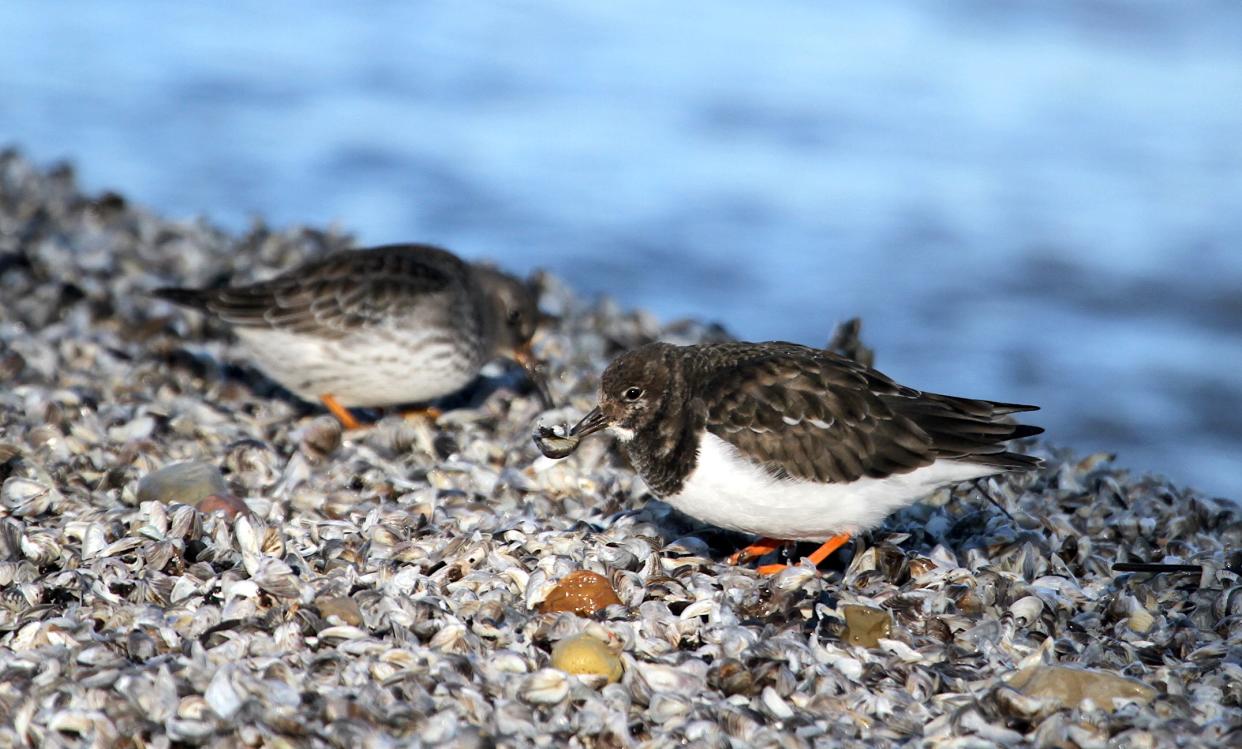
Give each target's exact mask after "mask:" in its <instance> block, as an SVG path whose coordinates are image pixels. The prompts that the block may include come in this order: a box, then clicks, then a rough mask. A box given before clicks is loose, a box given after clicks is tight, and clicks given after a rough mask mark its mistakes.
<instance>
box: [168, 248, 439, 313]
mask: <svg viewBox="0 0 1242 749" xmlns="http://www.w3.org/2000/svg"><path fill="white" fill-rule="evenodd" d="M460 265H462V261H461V260H459V259H458V258H457V257H456V256H454V255H452V254H450V253H448V252H445V251H444V250H440V249H438V248H434V247H429V246H426V245H392V246H387V247H377V248H375V249H370V250H351V251H346V252H340V253H336V254H334V255H331V256H329V257H327V258H324V259H322V260H318V261H313V262H311V263H308V264H306V265H303V266H301V267H299V268H296V269H294V270H292V271H289V272H286V273H284V274H282V275H280V276H277V277H276V278H273V279H270V280H268V281H261V282H259V283H255V284H250V285H248V286H239V287H233V288H219V289H204V290H199V291H194V290H188V289H160V290H158V291H157V292H156V294H157V295H158V296H161V297H163V298H166V299H169V300H171V301H174V302H178V303H180V304H186V305H189V306H193V307H198V308H200V309H204V310H206V311H208V312H211V313H212V314H214V315H215V316H216V317H218V318H220V319H221V320H223V321H225V322H228V323H231V324H233V325H240V326H247V327H270V328H278V329H281V330H288V331H291V332H304V333H317V334H320V335H340V334H343V333H344V332H345V331H347V330H349V329H353V328H358V327H363V326H368V325H376V324H380V323H383V322H386V321H391V320H392V319H394V318H395V317H397V316H399V315H400V313H401V312H402V311H403V310H405V309H408V308H409V307H410V306H411V305H414V304H417V303H418V300H419V299H420V297H424V296H426V295H428V294H434V293H436V292H440V291H443V290H445V289H446V288H447V287H448V286H449V285H450V284H451V283H452V279H453V277H454V268H453V266H460Z"/></svg>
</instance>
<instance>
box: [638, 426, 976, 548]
mask: <svg viewBox="0 0 1242 749" xmlns="http://www.w3.org/2000/svg"><path fill="white" fill-rule="evenodd" d="M995 473H998V470H997V469H996V468H995V467H992V466H983V465H979V464H977V463H962V462H958V461H951V460H939V461H936V462H935V463H933V464H932V465H930V466H927V467H925V468H919V469H916V470H914V471H911V472H910V473H905V474H900V475H896V476H889V477H887V478H882V479H873V478H863V479H859V480H858V481H854V482H851V483H848V484H821V483H817V482H813V481H804V480H800V479H778V478H775V477H773V476H772V475H771V474H770V473H768V472H767V471H765V470H764V469H763V468H762V467H761V466H759V465H757V464H755V463H752V462H751V461H749V460H747V459H746V458H745V457H744V456H743V455H742V453H741V452H740V451H739V450H738V449H737V448H735V447H733V446H732V445H730V444H729V443H727V442H725V441H724V440H722V439H720V438H719V437H717V436H715V435H713V434H710V433H704V435H703V439H702V440H701V442H700V443H699V453H698V463H697V464H696V465H695V468H694V470H693V471H692V472H691V473H690V476H689V477H688V478H687V479H686V482H685V484H684V485H683V487H682V490H681V492H679V493H678V494H675V495H672V496H668V497H663V498H662V499H663V500H664V501H665V502H668V503H669V504H670V505H672V506H673V507H676V508H677V509H679V510H681V511H682V512H684V513H686V514H687V515H691V516H692V517H695V518H698V519H699V520H703V521H705V522H708V523H711V524H713V525H718V526H720V527H722V528H729V529H731V530H735V531H741V532H743V533H754V534H758V535H761V536H767V537H769V538H777V539H785V540H793V541H823V540H824V539H827V538H829V537H831V536H833V535H835V534H837V533H857V532H858V531H861V530H866V529H868V528H872V527H875V526H876V525H879V524H880V522H881V521H882V520H883V519H884V518H885V517H887V516H888V515H889V514H890V513H893V512H895V511H897V510H898V509H900V508H902V507H905V506H907V505H910V504H913V503H914V502H915V501H917V500H919V499H921V498H923V497H925V496H927V495H928V494H930V493H931V492H932V491H934V490H936V489H938V488H940V487H942V486H947V485H950V484H956V483H958V482H961V481H967V480H970V479H974V478H979V477H982V476H989V475H993V474H995Z"/></svg>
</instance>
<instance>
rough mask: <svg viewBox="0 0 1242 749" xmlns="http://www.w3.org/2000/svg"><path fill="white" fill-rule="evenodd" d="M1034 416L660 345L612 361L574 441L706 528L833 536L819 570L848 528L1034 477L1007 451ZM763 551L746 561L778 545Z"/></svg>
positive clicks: (851, 366) (820, 554)
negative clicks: (988, 485) (1018, 419)
mask: <svg viewBox="0 0 1242 749" xmlns="http://www.w3.org/2000/svg"><path fill="white" fill-rule="evenodd" d="M1034 410H1036V407H1035V406H1024V405H1021V404H1018V403H1001V402H997V401H986V400H976V399H973V398H958V397H954V396H949V395H938V394H936V393H924V392H921V391H918V390H915V389H914V388H910V387H906V386H904V385H900V384H898V383H896V382H894V381H893V380H891V379H889V378H888V377H886V376H885V375H883V374H881V373H880V372H878V371H876V370H874V369H872V368H871V367H868V366H866V365H864V364H861V363H859V362H856V361H853V360H851V359H848V358H846V357H843V356H840V355H838V354H834V353H832V352H829V351H824V350H822V349H814V348H809V347H807V346H799V345H797V344H794V343H781V342H769V343H742V342H733V343H708V344H699V345H695V346H674V345H671V344H668V343H650V344H647V345H645V346H640V347H639V348H636V349H633V350H631V351H628V352H626V353H624V354H622V355H621V356H619V357H617V358H616V359H614V360H613V362H612V363H611V364H609V365H608V368H607V369H606V370H605V371H604V374H603V376H602V378H601V380H600V393H599V402H598V404H597V405H596V406H595V408H594V409H592V410H591V411H590V412H589V413H588V414H586V415H585V416H584V417H582V419H581V420H580V421H579V422H578V423H577V424H576V425H575V426H574V427H573V429H571V430H570V431H569V434H568V437H569V438H572V439H573V440H575V441H576V440H581V439H583V438H585V437H587V436H588V435H590V434H594V433H596V432H601V431H604V430H607V431H610V432H612V433H613V434H614V435H616V436H617V437H618V438H619V439H620V440H621V442H622V443H623V444H624V445H625V450H626V452H627V453H628V454H629V459H630V464H631V465H632V466H633V467H634V469H635V471H637V472H638V474H639V475H640V476H642V478H643V480H644V481H645V482H646V483H647V486H648V487H650V489H651V491H652V493H653V494H655V495H656V496H658V497H660V498H661V499H663V500H664V501H665V502H667V503H668V504H670V505H672V506H673V507H674V508H676V509H678V510H681V511H682V512H684V513H686V514H687V515H690V516H692V517H695V518H698V519H699V520H702V521H704V522H708V523H712V524H714V525H719V526H722V527H724V528H729V529H732V530H735V531H741V532H744V533H753V534H755V535H756V536H760V537H762V538H764V539H770V538H791V539H823V538H828V539H830V540H829V541H828V542H827V543H826V544H824V545H823V546H821V547H820V548H819V549H818V550H817V551H816V552H815V553H814V554H812V555H811V557H810V558H811V561H812V562H814V563H815V564H818V563H819V562H821V561H823V559H824V558H825V557H827V556H828V555H829V554H831V553H832V552H833V551H835V550H837V549H838V548H840V547H841V546H842V545H843V544H844V543H845V542H846V541H847V540H848V536H845V535H838V533H839V531H840V529H842V528H849V529H850V530H851V531H854V532H857V531H862V530H867V529H869V528H873V527H875V526H876V525H878V524H879V523H880V522H881V521H882V520H883V519H884V518H885V517H886V516H888V515H889V514H890V513H892V512H895V511H896V510H898V509H900V508H902V507H905V506H907V505H910V504H913V503H914V502H916V501H918V500H919V499H921V498H922V497H925V496H927V495H928V494H931V493H932V492H934V491H935V490H936V489H938V488H940V487H944V486H952V485H954V484H958V483H961V482H965V481H971V480H974V479H978V478H982V477H984V476H994V475H996V474H1000V473H1006V472H1010V471H1029V470H1032V469H1034V468H1037V467H1038V466H1039V465H1040V464H1041V461H1040V460H1039V459H1038V458H1036V457H1034V456H1031V455H1024V454H1022V453H1020V452H1013V451H1010V450H1009V449H1007V445H1006V443H1007V442H1009V441H1010V440H1015V439H1021V438H1024V437H1030V436H1032V435H1035V434H1039V433H1040V432H1042V431H1043V430H1042V429H1040V428H1039V427H1036V426H1030V425H1027V424H1016V423H1014V422H1013V420H1012V419H1010V418H1009V417H1010V415H1011V414H1016V413H1021V412H1024V411H1034ZM544 438H545V435H544V433H543V431H542V430H541V431H540V432H539V433H537V434H536V442H539V441H540V439H544ZM554 452H556V453H557V455H555V456H553V457H559V456H560V451H554ZM564 454H568V451H565V453H564ZM756 546H757V547H758V548H753V547H752V548H751V549H744V550H743V551H742V552H741V553H740V554H739V555H738V556H737V558H738V559H739V560H740V559H744V558H746V557H747V556H750V555H752V554H755V553H760V554H762V553H767V552H768V551H770V550H771V548H772V547H771V546H769V543H768V542H765V541H760V542H759V543H758V544H756ZM774 568H776V565H771V566H768V565H765V566H764V567H761V568H760V571H761V572H767V571H769V570H772V569H774Z"/></svg>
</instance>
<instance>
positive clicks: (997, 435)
mask: <svg viewBox="0 0 1242 749" xmlns="http://www.w3.org/2000/svg"><path fill="white" fill-rule="evenodd" d="M892 405H893V407H894V410H895V411H897V412H898V413H902V414H904V415H906V416H907V417H908V418H910V419H911V420H912V421H913V422H914V423H915V424H917V425H918V427H919V429H921V430H922V431H923V432H925V433H926V434H927V436H928V437H930V438H931V449H932V450H933V451H934V453H935V454H936V456H937V457H938V458H948V459H950V460H961V461H967V462H971V463H979V464H980V465H986V466H994V467H996V468H999V469H1002V470H1026V469H1031V468H1037V467H1039V466H1040V465H1041V464H1042V461H1040V460H1039V458H1034V457H1031V456H1029V455H1022V454H1020V453H1013V452H1009V451H1007V450H1006V449H1005V445H1004V443H1006V442H1008V441H1009V440H1016V439H1023V438H1025V437H1032V436H1034V435H1036V434H1042V433H1043V431H1044V430H1043V428H1042V427H1037V426H1033V425H1030V424H1015V423H1013V422H1010V421H1007V420H1004V419H1003V417H1005V416H1008V415H1010V414H1014V413H1022V412H1026V411H1038V410H1039V407H1038V406H1027V405H1023V404H1020V403H996V402H993V401H985V400H976V399H971V398H955V397H953V396H948V395H938V394H936V393H921V394H920V395H919V396H918V397H915V398H905V399H902V402H900V403H894V404H892Z"/></svg>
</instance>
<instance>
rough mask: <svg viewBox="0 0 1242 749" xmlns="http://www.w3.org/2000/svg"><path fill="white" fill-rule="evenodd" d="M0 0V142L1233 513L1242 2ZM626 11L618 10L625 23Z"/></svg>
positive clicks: (177, 207) (240, 222)
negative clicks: (854, 366)
mask: <svg viewBox="0 0 1242 749" xmlns="http://www.w3.org/2000/svg"><path fill="white" fill-rule="evenodd" d="M604 5H605V4H603V3H571V2H544V3H539V4H525V3H522V4H519V3H502V4H493V5H490V6H486V8H485V6H481V5H471V6H470V8H471V9H472V10H471V12H469V13H463V12H459V11H458V10H457V8H459V7H464V6H459V5H458V4H452V3H420V4H417V5H415V4H409V3H367V4H345V3H341V4H331V5H329V4H319V3H309V4H308V3H297V4H293V3H273V2H263V3H259V2H234V3H228V4H189V3H178V4H172V3H168V4H154V3H139V2H112V3H89V4H88V3H76V4H75V3H59V4H56V5H55V6H51V5H49V4H42V3H29V4H26V3H6V4H3V5H0V33H2V34H3V41H2V42H0V141H4V142H10V143H13V144H16V145H19V146H20V147H22V148H23V149H24V150H25V151H26V152H27V153H28V154H30V155H32V156H34V157H35V158H36V159H39V160H41V161H45V162H47V161H50V160H52V159H60V158H67V159H71V160H72V161H74V162H75V164H77V166H78V167H79V171H80V174H81V175H82V177H83V180H84V181H85V183H86V185H87V187H88V188H90V189H93V190H97V189H103V188H105V187H108V188H114V189H117V190H120V191H122V192H123V193H125V194H126V195H128V196H130V197H131V198H133V199H135V200H137V201H139V202H142V203H145V204H147V205H149V206H151V207H153V208H155V209H157V210H159V211H161V212H163V213H165V214H170V215H173V216H192V215H205V216H207V217H208V218H209V219H210V220H212V221H214V222H216V223H219V224H222V225H225V226H227V227H230V228H233V229H236V230H242V229H244V228H245V227H246V226H247V225H248V223H249V221H250V220H251V218H252V217H254V216H263V217H264V218H265V219H266V220H267V221H269V222H271V223H273V224H276V225H287V224H295V223H305V224H313V225H318V226H323V225H325V224H328V223H335V224H336V225H337V226H339V227H341V228H343V229H345V230H348V231H350V232H352V233H353V234H354V235H355V236H356V237H357V239H358V240H359V242H360V243H368V244H369V243H380V242H389V241H402V240H421V241H432V242H438V243H442V244H445V245H447V246H449V247H452V248H455V249H457V250H458V251H460V252H461V253H462V254H465V255H468V256H487V257H492V258H495V259H498V260H499V261H501V262H502V263H504V264H505V265H507V266H510V267H512V268H514V269H516V270H519V271H523V272H525V271H528V270H531V269H533V268H536V267H543V268H547V269H549V270H551V271H553V272H555V273H557V274H558V275H561V276H563V277H565V278H567V279H568V280H569V281H570V282H571V284H573V285H574V286H575V287H576V288H578V289H579V290H580V291H582V292H584V293H588V294H597V293H608V294H610V295H612V296H614V297H616V298H617V299H618V300H619V301H620V302H621V303H622V304H625V305H629V306H643V307H647V308H650V309H651V310H653V311H654V312H655V313H656V314H658V315H660V316H661V317H663V318H665V319H671V318H675V317H681V316H694V317H699V318H707V319H713V320H718V321H720V322H722V323H724V324H725V325H726V327H728V328H729V330H731V331H732V332H733V333H734V334H736V335H738V336H740V337H744V338H750V339H767V338H783V339H789V340H796V341H801V342H805V343H822V342H823V341H824V340H825V339H826V337H827V336H828V334H829V333H830V331H831V329H832V326H833V324H834V323H835V322H836V321H838V320H840V319H843V318H846V317H849V316H854V315H861V316H862V317H863V319H864V322H865V327H864V337H865V340H866V341H867V342H868V343H870V344H871V345H873V346H874V347H875V348H876V349H877V350H878V352H879V360H878V364H879V365H880V367H881V368H882V369H884V370H885V371H886V372H888V373H889V374H891V375H893V376H894V377H896V378H898V379H899V380H902V381H903V382H906V383H908V384H911V385H914V386H916V387H921V388H926V389H932V390H940V391H946V392H951V393H958V394H968V395H976V396H980V397H989V398H996V399H1003V400H1015V401H1023V402H1033V403H1038V404H1042V405H1043V406H1044V407H1045V411H1044V412H1043V413H1042V414H1040V415H1039V416H1040V419H1039V420H1040V422H1041V423H1042V424H1044V425H1045V426H1046V427H1048V431H1049V437H1050V438H1051V439H1052V440H1053V441H1055V442H1057V443H1059V444H1063V445H1068V446H1072V447H1075V448H1076V449H1078V450H1081V451H1095V450H1108V451H1116V452H1119V453H1120V462H1121V463H1122V464H1124V465H1128V466H1131V467H1133V468H1135V469H1137V470H1143V471H1154V472H1159V473H1163V474H1166V475H1169V476H1171V477H1172V478H1174V479H1176V480H1178V481H1180V482H1183V483H1187V484H1190V485H1192V486H1195V487H1198V488H1200V489H1201V490H1203V491H1206V492H1208V493H1217V494H1225V495H1229V496H1233V497H1235V498H1236V497H1242V470H1239V469H1240V468H1242V466H1239V461H1238V459H1237V453H1238V451H1239V446H1240V444H1242V416H1240V414H1242V375H1240V374H1239V373H1240V372H1242V43H1240V42H1239V40H1240V39H1242V4H1238V3H1236V2H1232V1H1230V0H1221V1H1220V2H1156V1H1155V0H1146V1H1143V0H1132V1H1130V2H1121V1H1120V0H1117V1H1115V2H1114V1H1105V0H1072V1H1071V0H1064V1H1060V0H1039V1H1036V0H1029V1H1028V2H1011V3H1003V4H1002V3H990V2H982V1H978V0H975V1H967V0H960V1H958V2H940V3H924V2H919V1H918V0H906V1H904V2H890V3H865V4H863V3H848V4H847V3H839V4H838V3H821V2H815V3H813V2H801V1H799V0H783V1H781V2H768V3H733V2H719V1H715V2H708V1H706V0H703V1H700V2H683V3H677V4H669V3H656V2H636V3H626V4H617V6H618V7H615V8H614V7H603V6H604ZM622 6H623V7H622Z"/></svg>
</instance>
